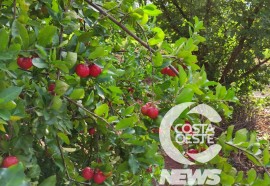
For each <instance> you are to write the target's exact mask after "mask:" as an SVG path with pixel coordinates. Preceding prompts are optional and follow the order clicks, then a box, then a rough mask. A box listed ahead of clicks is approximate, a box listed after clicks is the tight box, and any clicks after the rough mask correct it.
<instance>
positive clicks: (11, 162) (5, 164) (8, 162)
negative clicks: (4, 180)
mask: <svg viewBox="0 0 270 186" xmlns="http://www.w3.org/2000/svg"><path fill="white" fill-rule="evenodd" d="M18 163H19V160H18V158H17V157H16V156H8V157H6V158H5V159H4V160H3V162H2V167H3V168H9V167H10V166H12V165H16V164H18Z"/></svg>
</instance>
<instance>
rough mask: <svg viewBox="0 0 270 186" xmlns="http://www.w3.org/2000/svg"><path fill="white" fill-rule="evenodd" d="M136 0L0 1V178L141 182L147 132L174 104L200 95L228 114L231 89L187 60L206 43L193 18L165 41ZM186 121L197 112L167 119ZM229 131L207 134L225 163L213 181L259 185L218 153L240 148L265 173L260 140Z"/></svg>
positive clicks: (151, 146) (149, 142)
mask: <svg viewBox="0 0 270 186" xmlns="http://www.w3.org/2000/svg"><path fill="white" fill-rule="evenodd" d="M137 5H138V4H137V3H136V2H134V1H132V0H124V1H121V3H118V2H117V1H110V2H104V3H101V2H99V4H97V3H94V2H92V1H88V0H87V1H84V2H81V1H70V2H68V1H61V0H59V1H58V0H52V1H50V0H49V1H31V0H29V1H27V2H26V1H23V0H19V1H18V0H17V1H11V0H3V1H1V4H0V7H1V13H2V15H1V19H0V21H1V26H0V28H1V29H0V40H1V42H0V62H1V63H0V77H1V78H0V130H1V141H0V152H1V157H2V158H3V159H4V162H2V167H3V168H1V169H0V179H1V184H4V185H28V183H31V184H33V185H50V186H51V185H79V184H85V185H94V184H107V185H108V184H109V185H120V184H121V185H131V184H133V185H151V183H152V181H155V180H156V179H158V178H159V176H160V172H161V169H162V168H163V165H164V162H163V156H162V154H161V153H160V150H159V141H158V134H157V133H156V132H153V131H156V129H157V127H158V126H159V124H160V120H161V119H162V116H163V115H164V114H165V113H166V112H167V111H168V110H169V109H170V108H171V107H172V106H174V105H176V104H179V103H183V102H189V101H194V102H205V103H207V104H209V105H212V106H213V107H215V108H216V110H217V111H219V112H220V113H222V114H223V116H224V117H229V116H230V114H231V112H232V108H230V107H229V106H228V105H227V103H228V102H235V101H237V99H236V98H235V95H234V90H233V89H226V88H225V87H224V86H222V85H221V84H219V83H217V82H213V81H208V80H207V76H206V73H205V70H204V69H203V68H200V67H199V66H198V65H197V64H196V62H197V60H196V56H195V55H193V52H194V51H197V50H198V45H199V44H200V43H201V42H202V41H204V40H205V39H204V38H203V37H201V36H200V35H199V31H200V30H201V29H202V28H203V23H202V22H201V21H199V20H198V19H194V24H192V25H191V27H192V31H191V33H190V37H188V38H184V37H182V38H179V40H177V41H176V42H175V43H170V42H166V41H164V38H165V33H164V32H163V31H162V29H160V28H158V27H156V25H155V18H156V16H157V15H159V14H161V11H160V10H158V9H157V8H156V6H155V5H153V4H149V5H146V6H141V7H139V6H137ZM26 59H27V60H26ZM26 61H27V65H22V64H24V63H26ZM30 62H31V66H30ZM28 65H29V66H30V67H29V66H28ZM167 67H168V68H167ZM163 68H166V69H167V70H166V74H168V76H167V75H166V74H165V75H164V74H162V73H161V70H162V69H163ZM169 74H170V75H169ZM148 102H150V103H151V104H148V106H147V108H146V109H145V112H144V113H143V114H145V115H147V116H149V117H145V116H144V115H143V114H142V113H141V107H142V106H143V105H145V104H146V103H148ZM186 120H188V121H190V124H191V125H192V124H193V123H198V122H199V121H200V117H199V116H192V117H191V116H187V115H185V114H183V115H181V116H180V117H179V119H178V120H177V121H176V123H179V122H180V123H185V121H186ZM160 132H162V131H160ZM232 132H233V128H232V127H230V128H229V129H228V131H227V132H224V133H223V134H222V135H221V136H220V137H217V142H218V143H220V144H221V145H222V146H223V147H224V157H221V156H217V157H216V158H215V159H214V160H213V161H212V162H211V163H210V164H208V165H206V166H208V167H218V168H220V169H222V170H223V172H222V175H221V183H222V184H226V185H230V184H231V183H232V184H233V183H248V184H251V182H252V183H257V184H258V183H261V184H263V183H269V177H268V175H267V174H265V175H264V179H262V177H261V175H260V176H258V178H256V172H255V176H254V170H251V171H250V172H249V174H248V177H247V178H243V172H242V173H241V172H237V171H236V169H235V168H233V167H232V166H231V165H230V164H229V162H228V160H227V158H228V157H229V155H230V153H231V152H232V151H235V152H237V151H239V150H240V151H244V152H245V153H246V154H247V156H248V157H249V158H250V160H251V161H254V162H256V163H257V164H258V165H260V166H262V167H263V168H265V165H266V164H268V163H269V152H268V149H267V148H268V145H269V144H268V142H266V141H258V140H257V139H256V135H255V134H254V133H252V134H250V137H248V136H249V134H248V132H247V131H246V130H241V131H240V132H238V133H236V135H235V137H234V138H233V133H232ZM5 134H8V136H9V137H8V138H6V137H5ZM266 147H267V148H266ZM178 148H179V150H180V151H187V150H188V149H192V148H193V149H195V148H199V147H198V146H190V147H188V149H185V147H182V146H179V147H178ZM204 148H207V144H204ZM263 148H265V149H266V150H264V151H263V154H262V153H259V152H262V150H261V149H263ZM10 157H13V158H12V161H9V162H8V163H7V164H8V166H10V167H9V168H5V167H8V166H6V161H7V158H9V159H10ZM16 160H17V161H16ZM202 168H203V167H202ZM266 172H267V171H266ZM14 175H16V178H14ZM236 176H237V179H235V177H236Z"/></svg>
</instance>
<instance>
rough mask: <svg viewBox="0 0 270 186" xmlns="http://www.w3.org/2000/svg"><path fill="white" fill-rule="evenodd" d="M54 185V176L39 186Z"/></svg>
mask: <svg viewBox="0 0 270 186" xmlns="http://www.w3.org/2000/svg"><path fill="white" fill-rule="evenodd" d="M55 185H56V176H55V175H53V176H50V177H48V178H46V179H45V180H44V181H43V182H42V183H41V184H40V185H39V186H55Z"/></svg>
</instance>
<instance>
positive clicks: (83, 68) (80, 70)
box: [75, 64, 89, 78]
mask: <svg viewBox="0 0 270 186" xmlns="http://www.w3.org/2000/svg"><path fill="white" fill-rule="evenodd" d="M75 71H76V74H77V75H78V76H80V77H81V78H85V77H87V76H89V68H88V66H87V65H85V64H78V65H77V66H76V68H75Z"/></svg>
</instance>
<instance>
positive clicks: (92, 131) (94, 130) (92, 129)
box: [88, 128, 96, 136]
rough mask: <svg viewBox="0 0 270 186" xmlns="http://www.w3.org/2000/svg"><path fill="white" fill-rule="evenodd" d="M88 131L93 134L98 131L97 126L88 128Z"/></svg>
mask: <svg viewBox="0 0 270 186" xmlns="http://www.w3.org/2000/svg"><path fill="white" fill-rule="evenodd" d="M88 133H89V134H90V135H91V136H93V135H94V134H95V133H96V129H95V128H90V129H89V130H88Z"/></svg>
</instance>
